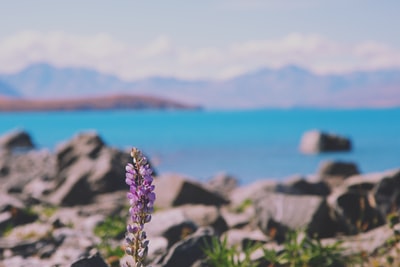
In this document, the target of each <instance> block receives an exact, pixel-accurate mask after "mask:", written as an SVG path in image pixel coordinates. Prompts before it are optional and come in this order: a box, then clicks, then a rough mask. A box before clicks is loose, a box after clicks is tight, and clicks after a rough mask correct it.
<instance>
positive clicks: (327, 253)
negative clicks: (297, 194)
mask: <svg viewBox="0 0 400 267" xmlns="http://www.w3.org/2000/svg"><path fill="white" fill-rule="evenodd" d="M260 247H261V245H260V244H254V245H252V246H248V247H245V248H244V249H243V251H242V252H241V251H240V250H238V248H237V247H228V245H227V240H226V238H225V239H223V240H222V242H220V241H219V239H218V238H216V237H215V238H214V239H212V242H211V244H206V247H205V249H204V252H205V254H206V257H207V261H208V264H210V266H213V267H219V266H226V267H253V266H260V265H259V264H260V262H255V261H252V260H251V258H250V255H251V254H252V253H253V252H254V251H255V250H257V249H259V248H260ZM343 250H344V249H343V248H342V243H341V242H340V241H337V242H335V243H333V244H329V245H323V244H322V243H321V242H320V240H319V239H313V238H310V237H308V236H307V235H306V234H305V233H304V232H303V231H301V232H300V231H293V232H289V233H288V234H287V238H286V241H285V242H284V244H283V249H282V251H280V252H277V251H275V250H267V249H263V251H264V256H263V259H261V260H262V261H263V262H268V263H269V265H267V266H269V267H275V266H276V267H277V266H285V267H329V266H347V264H352V263H354V262H355V258H353V257H345V256H344V255H343Z"/></svg>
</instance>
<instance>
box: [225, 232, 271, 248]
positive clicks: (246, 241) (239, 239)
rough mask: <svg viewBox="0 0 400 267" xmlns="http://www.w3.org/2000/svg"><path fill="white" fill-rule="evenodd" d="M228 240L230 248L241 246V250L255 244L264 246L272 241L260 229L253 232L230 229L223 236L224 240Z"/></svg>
mask: <svg viewBox="0 0 400 267" xmlns="http://www.w3.org/2000/svg"><path fill="white" fill-rule="evenodd" d="M224 238H226V239H227V244H228V246H229V247H232V246H240V247H241V248H246V247H249V246H251V245H254V244H255V243H259V244H263V243H267V242H268V241H270V239H269V238H268V237H267V236H266V235H265V234H264V233H263V232H261V231H260V230H259V229H255V230H253V231H249V230H243V229H230V230H229V231H227V232H226V233H224V234H223V237H222V239H224Z"/></svg>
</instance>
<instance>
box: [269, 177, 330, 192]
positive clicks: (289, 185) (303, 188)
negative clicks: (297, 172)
mask: <svg viewBox="0 0 400 267" xmlns="http://www.w3.org/2000/svg"><path fill="white" fill-rule="evenodd" d="M275 192H277V193H284V194H292V195H314V196H327V195H329V194H330V192H331V189H330V187H329V186H328V184H327V183H325V182H324V181H318V182H310V181H308V180H307V179H305V178H303V177H299V178H294V179H291V180H289V181H285V182H284V183H283V184H278V185H277V187H276V190H275Z"/></svg>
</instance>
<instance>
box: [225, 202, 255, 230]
mask: <svg viewBox="0 0 400 267" xmlns="http://www.w3.org/2000/svg"><path fill="white" fill-rule="evenodd" d="M221 215H222V217H223V218H224V221H225V222H226V224H227V226H228V229H234V228H243V227H245V226H249V225H250V223H251V221H252V220H253V219H254V217H255V212H254V207H253V205H252V204H251V203H250V204H249V207H246V208H245V209H244V210H243V211H242V212H232V211H230V210H228V209H222V210H221Z"/></svg>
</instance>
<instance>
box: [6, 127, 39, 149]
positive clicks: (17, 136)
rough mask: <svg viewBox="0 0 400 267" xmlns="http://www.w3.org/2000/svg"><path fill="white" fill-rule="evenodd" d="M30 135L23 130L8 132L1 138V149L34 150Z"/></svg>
mask: <svg viewBox="0 0 400 267" xmlns="http://www.w3.org/2000/svg"><path fill="white" fill-rule="evenodd" d="M34 147H35V146H34V144H33V142H32V139H31V136H30V135H29V133H27V132H25V131H21V130H15V131H11V132H8V133H6V134H4V135H2V136H1V137H0V148H4V149H8V150H15V149H32V148H34Z"/></svg>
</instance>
